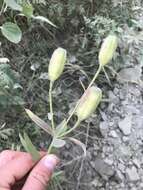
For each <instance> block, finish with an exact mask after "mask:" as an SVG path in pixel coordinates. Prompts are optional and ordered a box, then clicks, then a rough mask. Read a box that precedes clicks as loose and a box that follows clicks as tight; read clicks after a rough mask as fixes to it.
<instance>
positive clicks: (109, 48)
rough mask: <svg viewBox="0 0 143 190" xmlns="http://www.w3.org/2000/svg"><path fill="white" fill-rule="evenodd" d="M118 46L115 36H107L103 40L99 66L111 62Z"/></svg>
mask: <svg viewBox="0 0 143 190" xmlns="http://www.w3.org/2000/svg"><path fill="white" fill-rule="evenodd" d="M117 45H118V39H117V36H115V35H109V36H107V38H105V39H104V42H103V44H102V46H101V49H100V52H99V64H100V65H101V66H104V65H106V64H108V63H109V61H111V59H112V58H113V55H114V53H115V51H116V48H117Z"/></svg>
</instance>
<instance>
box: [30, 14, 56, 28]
mask: <svg viewBox="0 0 143 190" xmlns="http://www.w3.org/2000/svg"><path fill="white" fill-rule="evenodd" d="M32 18H33V19H35V20H39V21H42V22H46V23H48V24H50V25H51V26H54V27H56V28H57V26H56V25H55V24H53V23H52V22H51V21H50V20H49V19H48V18H46V17H44V16H33V17H32Z"/></svg>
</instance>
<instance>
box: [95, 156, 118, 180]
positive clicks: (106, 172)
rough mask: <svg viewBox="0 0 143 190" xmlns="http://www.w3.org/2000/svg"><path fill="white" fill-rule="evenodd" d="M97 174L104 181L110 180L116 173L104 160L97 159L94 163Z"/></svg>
mask: <svg viewBox="0 0 143 190" xmlns="http://www.w3.org/2000/svg"><path fill="white" fill-rule="evenodd" d="M94 168H95V170H96V172H97V173H98V174H99V175H100V176H101V177H102V178H103V179H104V180H108V179H109V178H110V177H111V176H113V175H114V173H115V171H114V169H113V168H112V166H111V165H109V164H107V163H106V162H105V161H104V160H103V159H102V158H97V159H96V160H95V163H94Z"/></svg>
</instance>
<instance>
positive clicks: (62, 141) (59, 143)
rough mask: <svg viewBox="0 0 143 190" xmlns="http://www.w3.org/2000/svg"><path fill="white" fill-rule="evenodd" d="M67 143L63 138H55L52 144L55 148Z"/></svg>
mask: <svg viewBox="0 0 143 190" xmlns="http://www.w3.org/2000/svg"><path fill="white" fill-rule="evenodd" d="M65 144H66V141H65V140H62V139H56V138H55V139H54V140H53V142H52V145H53V147H55V148H61V147H63V146H64V145H65Z"/></svg>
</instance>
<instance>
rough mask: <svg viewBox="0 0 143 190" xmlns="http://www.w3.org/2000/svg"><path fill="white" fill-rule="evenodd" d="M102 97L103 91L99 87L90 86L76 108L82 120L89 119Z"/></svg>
mask: <svg viewBox="0 0 143 190" xmlns="http://www.w3.org/2000/svg"><path fill="white" fill-rule="evenodd" d="M101 99H102V91H101V90H100V88H98V87H94V86H92V87H90V88H89V89H88V90H87V91H85V93H84V94H83V95H82V97H81V99H80V100H79V101H80V103H79V105H78V107H77V109H76V115H77V116H78V119H79V120H80V121H82V120H85V119H87V118H88V117H89V116H90V115H91V114H92V113H93V112H94V111H95V110H96V108H97V106H98V104H99V103H100V101H101Z"/></svg>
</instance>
